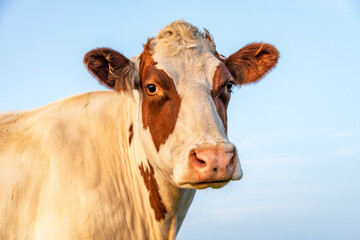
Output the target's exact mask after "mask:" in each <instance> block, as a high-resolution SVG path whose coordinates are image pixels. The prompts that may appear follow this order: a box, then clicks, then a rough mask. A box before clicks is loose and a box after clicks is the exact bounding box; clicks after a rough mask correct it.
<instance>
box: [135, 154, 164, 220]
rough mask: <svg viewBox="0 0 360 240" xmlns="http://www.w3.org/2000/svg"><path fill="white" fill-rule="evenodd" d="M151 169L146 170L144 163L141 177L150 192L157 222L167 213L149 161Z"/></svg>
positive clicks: (141, 167) (141, 166)
mask: <svg viewBox="0 0 360 240" xmlns="http://www.w3.org/2000/svg"><path fill="white" fill-rule="evenodd" d="M148 164H149V168H147V169H146V170H145V169H144V165H143V163H141V165H140V166H139V169H140V173H141V176H142V177H143V180H144V183H145V186H146V189H147V190H148V191H149V200H150V206H151V208H152V209H154V212H155V219H156V221H161V219H164V218H165V214H166V213H167V211H166V208H165V205H164V203H163V202H162V199H161V196H160V193H159V186H158V184H157V182H156V179H155V176H154V168H153V167H152V166H151V164H150V162H149V160H148Z"/></svg>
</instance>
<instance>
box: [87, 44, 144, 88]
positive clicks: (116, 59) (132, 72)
mask: <svg viewBox="0 0 360 240" xmlns="http://www.w3.org/2000/svg"><path fill="white" fill-rule="evenodd" d="M84 63H85V66H86V68H87V69H88V70H89V72H90V73H91V74H92V75H93V76H94V77H95V78H96V79H97V80H98V81H99V82H100V83H101V84H103V85H105V86H106V87H108V88H111V89H114V90H116V91H125V92H130V89H132V88H134V87H135V85H136V81H137V80H136V79H137V77H136V66H135V64H134V63H133V62H131V61H130V60H129V59H128V58H126V57H125V56H124V55H122V54H121V53H119V52H117V51H115V50H113V49H111V48H97V49H94V50H92V51H90V52H88V53H87V54H86V55H85V57H84Z"/></svg>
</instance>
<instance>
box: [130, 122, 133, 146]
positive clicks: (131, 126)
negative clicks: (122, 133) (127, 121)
mask: <svg viewBox="0 0 360 240" xmlns="http://www.w3.org/2000/svg"><path fill="white" fill-rule="evenodd" d="M133 137H134V126H133V124H131V125H130V127H129V145H130V144H131V142H132V139H133Z"/></svg>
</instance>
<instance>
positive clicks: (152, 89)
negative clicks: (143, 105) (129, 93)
mask: <svg viewBox="0 0 360 240" xmlns="http://www.w3.org/2000/svg"><path fill="white" fill-rule="evenodd" d="M146 91H147V93H148V94H150V95H154V94H156V92H157V91H158V90H157V87H156V86H155V85H154V84H149V85H148V86H147V87H146Z"/></svg>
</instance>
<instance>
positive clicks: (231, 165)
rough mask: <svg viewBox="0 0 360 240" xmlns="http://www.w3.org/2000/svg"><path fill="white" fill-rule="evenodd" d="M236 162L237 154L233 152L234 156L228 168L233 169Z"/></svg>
mask: <svg viewBox="0 0 360 240" xmlns="http://www.w3.org/2000/svg"><path fill="white" fill-rule="evenodd" d="M235 162H236V156H235V154H233V156H232V157H231V160H230V162H229V165H228V168H229V169H233V168H234V166H235V164H236V163H235Z"/></svg>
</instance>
